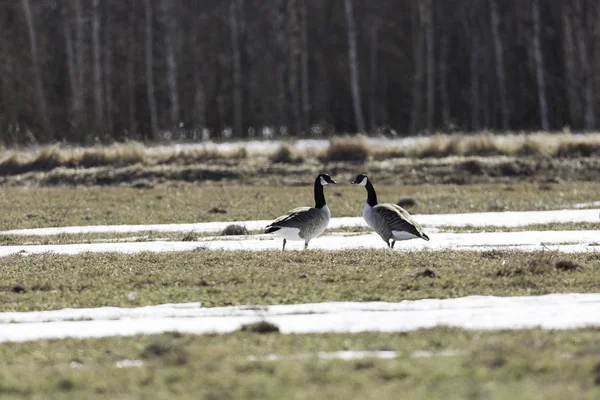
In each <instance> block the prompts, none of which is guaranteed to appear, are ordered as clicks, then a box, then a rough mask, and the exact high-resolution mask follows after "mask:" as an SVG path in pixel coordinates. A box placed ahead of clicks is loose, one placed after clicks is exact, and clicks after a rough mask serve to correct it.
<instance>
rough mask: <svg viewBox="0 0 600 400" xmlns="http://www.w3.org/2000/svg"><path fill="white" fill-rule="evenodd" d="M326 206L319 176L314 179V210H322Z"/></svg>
mask: <svg viewBox="0 0 600 400" xmlns="http://www.w3.org/2000/svg"><path fill="white" fill-rule="evenodd" d="M326 204H327V203H326V202H325V194H324V193H323V185H321V177H320V176H319V177H317V179H315V208H323V207H324V206H325V205H326Z"/></svg>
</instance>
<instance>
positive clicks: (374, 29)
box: [369, 23, 379, 132]
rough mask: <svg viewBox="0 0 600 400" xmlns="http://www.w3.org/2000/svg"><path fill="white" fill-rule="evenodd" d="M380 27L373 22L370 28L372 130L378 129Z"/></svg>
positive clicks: (370, 123)
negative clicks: (378, 44)
mask: <svg viewBox="0 0 600 400" xmlns="http://www.w3.org/2000/svg"><path fill="white" fill-rule="evenodd" d="M378 30H379V27H378V26H377V23H373V24H371V26H370V29H369V39H370V46H369V53H370V54H369V72H370V74H369V82H370V84H369V127H370V129H371V132H375V131H376V130H377V124H378V122H377V103H378V101H377V68H378V66H377V53H378V51H377V50H378V46H377V43H378V41H377V39H378V37H377V36H378Z"/></svg>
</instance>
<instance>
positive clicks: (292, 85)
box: [287, 0, 301, 135]
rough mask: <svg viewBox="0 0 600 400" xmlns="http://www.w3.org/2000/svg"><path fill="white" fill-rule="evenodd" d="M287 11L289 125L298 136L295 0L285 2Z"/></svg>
mask: <svg viewBox="0 0 600 400" xmlns="http://www.w3.org/2000/svg"><path fill="white" fill-rule="evenodd" d="M287 10H288V15H289V22H288V24H287V28H288V49H289V51H288V59H289V61H288V64H289V73H288V92H289V95H290V97H291V99H292V123H291V124H290V125H291V126H290V128H291V130H292V133H293V134H294V135H296V134H298V132H299V131H300V114H301V110H300V106H301V104H300V103H301V99H300V88H299V85H298V81H299V79H298V77H299V73H298V72H299V71H298V61H299V60H298V59H299V56H300V53H301V50H300V41H299V40H298V39H299V38H298V34H299V31H300V26H299V23H298V6H297V1H296V0H288V2H287Z"/></svg>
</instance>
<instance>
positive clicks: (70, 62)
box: [61, 4, 80, 140]
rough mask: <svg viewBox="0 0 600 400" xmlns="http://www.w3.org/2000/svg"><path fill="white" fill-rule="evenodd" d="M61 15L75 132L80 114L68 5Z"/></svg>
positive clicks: (72, 138) (70, 116)
mask: <svg viewBox="0 0 600 400" xmlns="http://www.w3.org/2000/svg"><path fill="white" fill-rule="evenodd" d="M61 14H62V18H63V24H64V34H65V53H66V56H67V72H68V75H69V88H70V93H71V99H70V104H69V125H70V126H71V130H72V131H77V130H78V129H79V128H80V126H79V124H78V123H77V121H78V118H79V112H80V105H79V104H78V100H79V95H78V94H77V90H78V81H77V70H76V67H75V54H74V50H73V36H72V35H73V33H72V30H71V18H70V17H69V5H68V4H65V5H63V6H62V8H61ZM69 139H70V140H77V138H76V137H70V138H69Z"/></svg>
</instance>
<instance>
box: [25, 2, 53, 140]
mask: <svg viewBox="0 0 600 400" xmlns="http://www.w3.org/2000/svg"><path fill="white" fill-rule="evenodd" d="M21 5H22V6H23V12H24V14H25V21H26V23H27V32H28V33H29V50H30V53H31V63H32V64H33V65H32V67H33V79H34V85H35V95H36V101H37V105H38V108H39V118H40V122H41V125H42V128H43V129H44V138H45V139H50V138H52V131H51V129H52V128H51V126H50V117H49V115H48V103H47V101H46V95H45V93H44V84H43V82H42V72H41V69H40V59H39V53H38V46H37V33H36V31H35V23H34V21H33V13H32V11H31V5H30V3H29V0H21Z"/></svg>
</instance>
